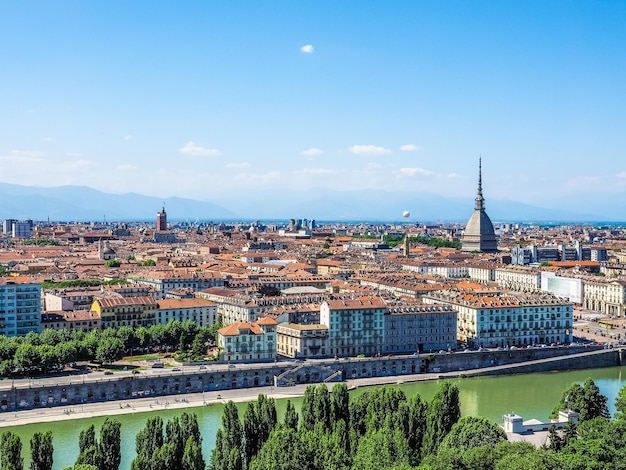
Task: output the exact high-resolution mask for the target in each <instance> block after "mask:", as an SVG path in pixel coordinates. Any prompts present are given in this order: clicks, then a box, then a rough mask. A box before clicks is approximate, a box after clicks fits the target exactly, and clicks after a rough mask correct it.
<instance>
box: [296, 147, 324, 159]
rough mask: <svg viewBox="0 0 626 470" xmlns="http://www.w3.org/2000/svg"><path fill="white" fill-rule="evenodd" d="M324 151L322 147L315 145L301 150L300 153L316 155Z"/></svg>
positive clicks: (308, 155) (304, 155)
mask: <svg viewBox="0 0 626 470" xmlns="http://www.w3.org/2000/svg"><path fill="white" fill-rule="evenodd" d="M323 153H324V151H323V150H322V149H318V148H316V147H313V148H310V149H307V150H303V151H302V152H300V155H302V156H303V157H315V156H316V155H321V154H323Z"/></svg>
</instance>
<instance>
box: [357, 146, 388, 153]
mask: <svg viewBox="0 0 626 470" xmlns="http://www.w3.org/2000/svg"><path fill="white" fill-rule="evenodd" d="M348 151H349V152H350V153H353V154H355V155H387V154H390V153H391V150H389V149H387V148H385V147H378V146H376V145H353V146H352V147H350V148H349V149H348Z"/></svg>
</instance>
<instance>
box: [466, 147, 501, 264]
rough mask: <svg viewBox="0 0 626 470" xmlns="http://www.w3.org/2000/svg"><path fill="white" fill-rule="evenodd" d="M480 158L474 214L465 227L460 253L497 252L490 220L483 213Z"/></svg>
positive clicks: (479, 160)
mask: <svg viewBox="0 0 626 470" xmlns="http://www.w3.org/2000/svg"><path fill="white" fill-rule="evenodd" d="M482 179H483V175H482V158H479V159H478V193H477V194H476V205H475V206H474V213H473V214H472V216H471V217H470V218H469V220H468V221H467V225H465V231H464V232H463V238H462V240H461V244H462V248H461V250H462V251H480V252H485V253H493V252H496V251H498V242H497V240H496V234H495V231H494V230H493V224H492V223H491V219H490V218H489V216H488V215H487V213H486V212H485V198H484V197H483V181H482Z"/></svg>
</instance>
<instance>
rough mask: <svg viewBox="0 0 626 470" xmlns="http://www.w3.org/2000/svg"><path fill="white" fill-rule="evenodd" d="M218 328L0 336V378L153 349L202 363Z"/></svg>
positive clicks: (174, 323)
mask: <svg viewBox="0 0 626 470" xmlns="http://www.w3.org/2000/svg"><path fill="white" fill-rule="evenodd" d="M221 327H222V325H220V324H215V325H211V326H209V327H204V326H199V325H198V324H197V323H195V322H193V321H191V320H186V321H179V320H171V321H170V322H168V323H167V324H165V325H161V324H158V325H152V326H150V327H148V328H146V327H139V328H133V327H130V326H122V327H119V328H107V329H106V330H104V331H99V330H92V331H90V332H89V333H85V332H84V331H81V330H74V331H71V332H70V331H69V330H53V329H46V330H44V331H42V332H41V333H39V334H37V333H33V332H31V333H28V334H27V335H26V336H15V337H6V336H0V375H4V376H7V375H11V374H33V373H39V372H43V373H47V372H49V371H52V370H55V369H59V368H62V367H63V366H64V365H65V364H69V363H72V362H76V361H93V360H96V361H101V362H102V363H105V364H109V363H111V362H113V361H116V360H118V359H121V358H122V357H124V355H126V354H130V353H132V352H133V350H135V349H139V350H140V351H141V350H145V349H152V348H155V347H157V348H170V349H172V350H178V351H181V352H183V353H184V354H185V355H186V357H187V358H190V359H193V358H198V359H202V358H203V357H204V356H205V355H206V350H207V346H206V345H207V343H209V342H214V341H215V339H216V335H217V330H218V329H219V328H221Z"/></svg>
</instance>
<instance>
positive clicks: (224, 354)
mask: <svg viewBox="0 0 626 470" xmlns="http://www.w3.org/2000/svg"><path fill="white" fill-rule="evenodd" d="M277 325H278V323H277V322H276V320H274V319H273V318H261V319H259V320H257V321H255V322H235V323H233V324H231V325H228V326H226V327H224V328H221V329H219V330H217V344H218V346H219V347H220V348H222V349H221V352H220V360H221V361H225V362H226V361H228V362H260V361H273V360H274V359H276V327H277Z"/></svg>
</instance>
